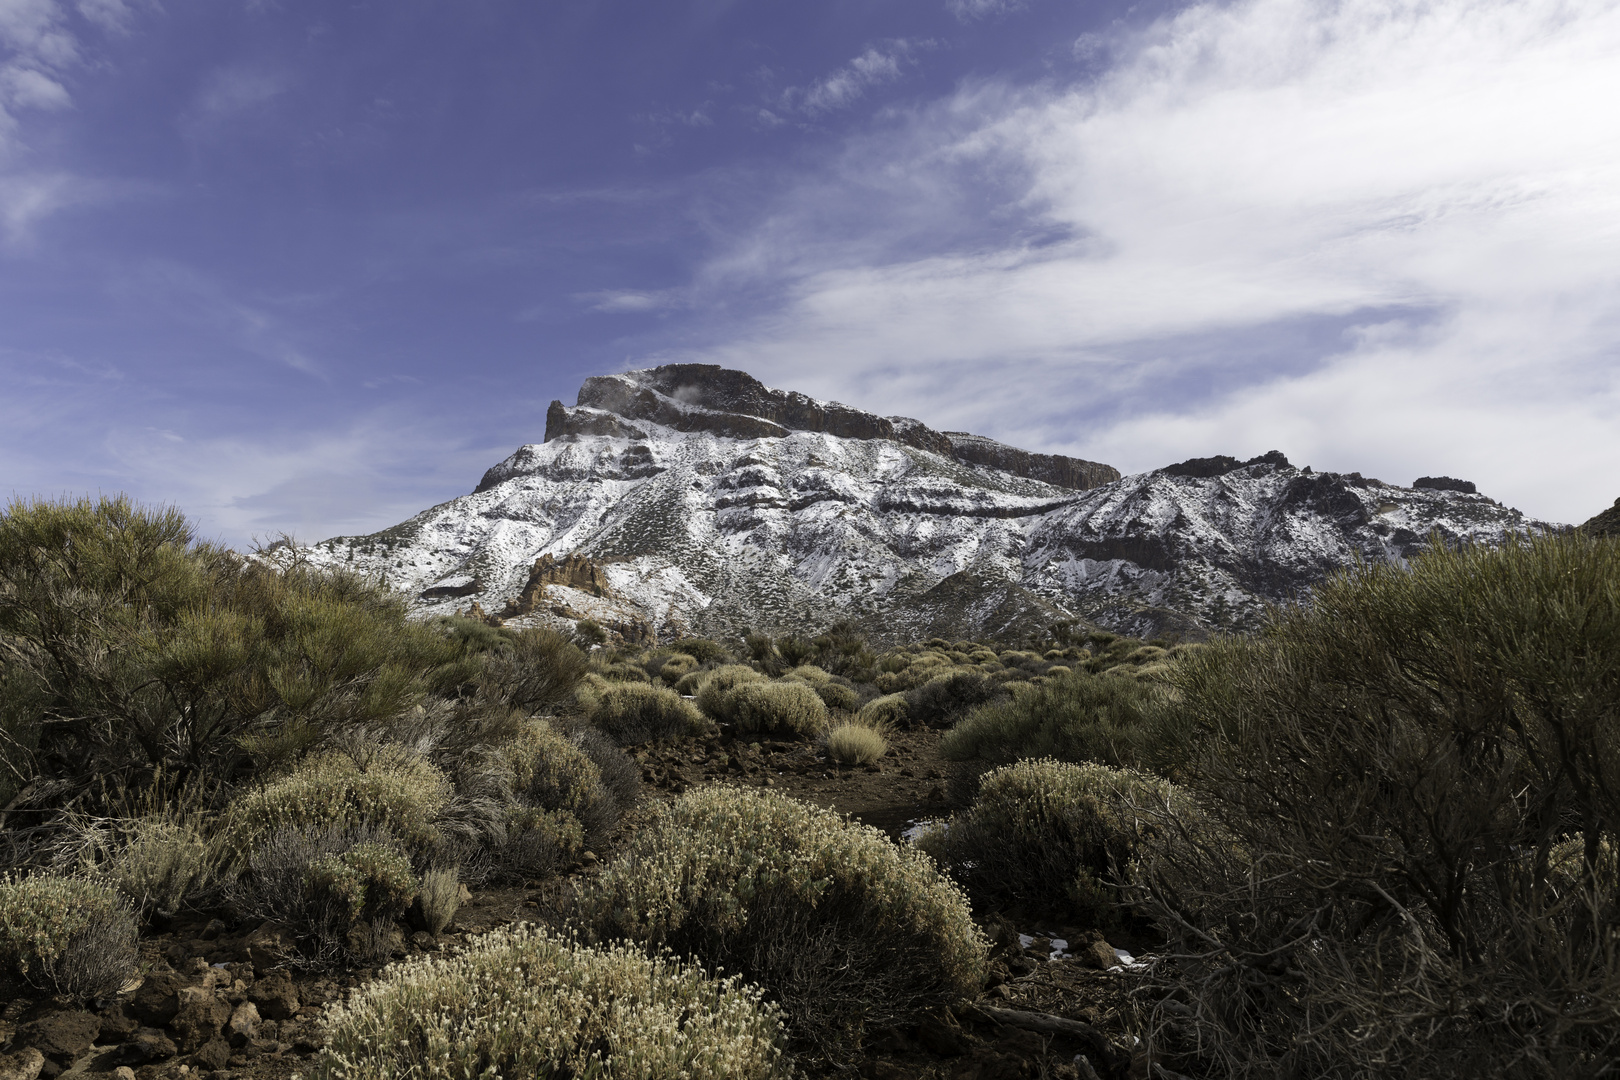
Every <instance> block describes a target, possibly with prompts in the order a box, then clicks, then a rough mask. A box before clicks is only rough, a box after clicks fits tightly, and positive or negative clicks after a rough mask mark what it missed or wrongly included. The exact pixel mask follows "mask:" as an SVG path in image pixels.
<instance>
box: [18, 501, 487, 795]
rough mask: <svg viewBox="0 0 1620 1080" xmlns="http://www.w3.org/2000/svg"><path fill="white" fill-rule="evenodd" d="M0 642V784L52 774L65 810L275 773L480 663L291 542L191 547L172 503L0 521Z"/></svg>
mask: <svg viewBox="0 0 1620 1080" xmlns="http://www.w3.org/2000/svg"><path fill="white" fill-rule="evenodd" d="M0 642H3V643H4V646H5V647H4V655H5V656H6V657H7V661H6V665H5V670H4V672H3V674H0V731H3V732H4V734H5V736H6V737H4V738H0V755H3V758H4V760H3V761H0V765H3V766H4V767H0V776H3V777H7V778H8V779H7V780H6V783H8V784H9V783H10V782H11V780H12V779H15V778H18V777H25V778H26V777H35V776H38V777H40V778H42V779H45V780H48V781H50V782H51V786H52V790H53V791H56V792H57V795H56V798H58V799H60V800H61V801H62V802H68V801H71V800H72V799H73V798H75V797H77V795H79V794H81V793H82V792H83V791H85V790H87V789H88V787H89V786H92V785H96V786H98V787H99V785H100V784H102V783H103V782H105V781H107V780H109V779H125V780H133V779H135V778H136V777H139V776H146V775H150V774H152V773H154V772H162V773H164V774H165V775H167V776H168V777H170V778H171V779H172V780H174V781H177V782H186V781H191V780H195V779H197V778H200V777H211V778H215V779H220V780H224V779H229V778H232V777H234V775H235V774H236V772H237V770H238V769H239V768H240V767H241V766H242V765H243V764H244V758H245V756H247V755H250V754H251V755H252V756H254V757H255V758H257V759H258V763H259V764H260V765H274V764H278V763H282V762H286V761H288V760H291V759H292V758H293V757H296V756H297V755H298V754H300V753H302V752H303V751H304V750H305V749H307V748H309V747H311V746H314V745H317V744H318V743H319V742H320V741H321V740H322V739H323V738H324V737H325V736H326V734H328V733H330V732H334V731H338V730H342V729H347V728H354V727H361V726H365V727H375V728H382V729H387V728H388V727H389V726H390V725H391V724H392V723H393V722H394V721H395V720H396V719H397V718H398V717H400V716H401V715H403V714H405V713H406V712H408V711H409V710H410V709H411V708H412V707H414V706H415V705H417V704H419V703H421V702H422V701H423V700H425V699H426V698H428V697H430V696H431V695H434V694H438V693H444V692H448V691H450V690H452V689H454V688H455V687H458V686H462V685H465V684H468V683H469V682H471V681H473V680H474V679H475V678H476V676H477V674H478V672H479V669H480V664H481V661H480V660H479V659H478V658H477V657H476V656H473V655H470V653H469V650H468V648H467V647H466V646H465V643H463V642H459V641H458V640H457V639H455V638H454V637H452V636H450V635H447V634H445V633H444V632H443V631H442V630H440V629H439V628H437V627H433V626H428V625H424V624H421V623H417V622H412V621H411V620H409V619H407V618H406V605H405V600H404V598H403V597H398V596H395V595H393V594H390V593H388V592H386V591H385V590H383V589H381V588H380V587H379V586H376V585H374V584H371V583H367V582H364V581H362V580H360V579H359V578H358V577H355V576H353V575H348V574H343V573H336V572H330V571H325V570H319V571H318V570H315V569H312V568H311V567H309V566H308V565H307V564H305V563H302V562H300V561H299V559H298V558H297V557H296V553H295V552H294V550H293V549H291V548H283V549H278V550H276V551H274V552H269V553H266V554H265V555H264V556H263V557H258V558H254V557H244V556H241V555H238V554H237V553H235V552H232V551H229V550H227V549H225V548H222V547H219V546H217V545H213V544H209V543H204V542H200V541H198V540H197V539H196V536H195V532H194V530H193V528H192V526H191V525H190V523H189V522H187V521H186V519H185V517H184V516H183V515H181V514H180V513H179V512H178V511H175V510H170V509H165V510H148V509H144V508H141V507H138V506H136V505H135V504H134V503H132V502H130V501H129V500H128V499H124V498H121V497H120V498H104V499H100V500H97V501H92V500H88V499H86V500H80V501H77V502H62V503H53V502H46V501H41V500H33V501H18V502H13V503H11V504H10V505H9V506H7V508H6V510H5V512H4V514H0ZM9 797H10V793H9V791H0V798H7V799H9ZM80 805H81V806H82V803H81V804H80Z"/></svg>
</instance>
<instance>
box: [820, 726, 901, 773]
mask: <svg viewBox="0 0 1620 1080" xmlns="http://www.w3.org/2000/svg"><path fill="white" fill-rule="evenodd" d="M888 750H889V743H888V740H887V739H885V738H884V737H883V736H882V735H880V734H878V733H877V732H876V731H873V730H872V729H871V728H869V727H865V726H864V725H861V724H839V725H838V726H837V727H835V728H833V729H832V730H831V731H829V732H827V756H828V757H830V758H832V759H833V760H834V761H836V762H838V763H840V764H842V765H870V764H872V762H874V761H876V760H877V759H878V758H880V757H882V756H883V755H884V754H886V753H888Z"/></svg>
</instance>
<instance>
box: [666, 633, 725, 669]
mask: <svg viewBox="0 0 1620 1080" xmlns="http://www.w3.org/2000/svg"><path fill="white" fill-rule="evenodd" d="M669 647H670V648H671V649H673V650H674V651H676V652H678V653H685V654H686V655H687V656H690V657H692V659H694V660H696V661H697V662H698V663H699V664H715V663H722V662H724V661H726V660H729V659H731V651H730V650H729V649H727V648H726V647H725V646H724V645H722V644H720V643H719V642H717V641H710V640H709V639H708V638H681V639H680V640H679V641H675V642H671V643H670V646H669Z"/></svg>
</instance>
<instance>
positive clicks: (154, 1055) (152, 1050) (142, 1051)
mask: <svg viewBox="0 0 1620 1080" xmlns="http://www.w3.org/2000/svg"><path fill="white" fill-rule="evenodd" d="M177 1053H179V1050H178V1049H177V1048H176V1047H175V1045H174V1040H173V1039H171V1038H169V1037H168V1036H167V1035H166V1034H164V1033H163V1032H161V1031H159V1030H158V1029H157V1028H141V1029H140V1030H139V1031H137V1032H136V1033H135V1036H134V1038H132V1039H130V1040H129V1041H128V1042H126V1043H125V1044H124V1045H123V1046H122V1047H120V1048H119V1056H120V1057H122V1058H123V1059H124V1060H125V1061H133V1062H135V1063H137V1064H139V1063H141V1062H144V1061H161V1060H163V1059H164V1058H172V1057H174V1055H175V1054H177Z"/></svg>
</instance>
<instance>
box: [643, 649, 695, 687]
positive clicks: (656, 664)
mask: <svg viewBox="0 0 1620 1080" xmlns="http://www.w3.org/2000/svg"><path fill="white" fill-rule="evenodd" d="M697 666H698V661H697V658H696V657H695V656H688V655H686V654H685V653H674V654H672V655H669V656H660V657H655V658H653V659H651V660H648V661H647V663H646V668H647V673H648V674H649V675H652V676H653V677H654V678H658V679H663V680H664V681H665V682H666V683H669V684H670V685H671V686H673V685H675V684H676V683H677V682H679V681H680V680H681V677H682V676H683V675H688V674H690V673H692V672H694V671H696V670H697Z"/></svg>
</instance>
